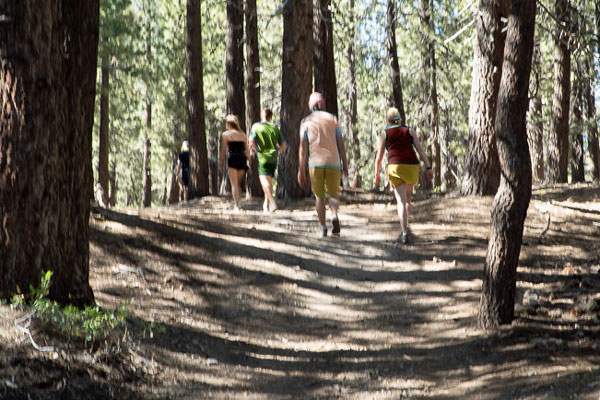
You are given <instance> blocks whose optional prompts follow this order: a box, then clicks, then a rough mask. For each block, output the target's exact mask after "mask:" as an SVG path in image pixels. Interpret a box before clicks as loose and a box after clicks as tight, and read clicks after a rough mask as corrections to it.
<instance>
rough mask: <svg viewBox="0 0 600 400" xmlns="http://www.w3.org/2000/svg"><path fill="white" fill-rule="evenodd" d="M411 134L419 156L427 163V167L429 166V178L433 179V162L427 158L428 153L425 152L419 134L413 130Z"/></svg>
mask: <svg viewBox="0 0 600 400" xmlns="http://www.w3.org/2000/svg"><path fill="white" fill-rule="evenodd" d="M411 135H412V137H413V144H414V146H415V149H416V150H417V153H419V158H420V159H421V161H423V163H424V164H425V168H427V178H428V179H431V178H433V172H432V171H431V164H430V163H429V158H427V154H425V151H424V150H423V146H421V142H420V141H419V138H418V137H417V135H414V134H413V133H412V132H411Z"/></svg>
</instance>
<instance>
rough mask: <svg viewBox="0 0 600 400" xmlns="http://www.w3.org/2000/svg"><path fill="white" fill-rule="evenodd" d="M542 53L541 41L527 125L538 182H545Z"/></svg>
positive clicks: (533, 71)
mask: <svg viewBox="0 0 600 400" xmlns="http://www.w3.org/2000/svg"><path fill="white" fill-rule="evenodd" d="M541 69H542V65H541V52H540V44H539V41H538V42H536V43H535V46H534V49H533V65H532V67H531V74H532V79H530V90H529V91H530V99H529V112H528V116H529V119H528V123H527V137H528V139H529V149H530V152H531V165H532V168H533V178H534V179H535V180H536V181H541V182H543V181H544V123H543V119H542V118H543V116H542V95H541V93H540V92H541V87H540V82H541V73H542V71H541Z"/></svg>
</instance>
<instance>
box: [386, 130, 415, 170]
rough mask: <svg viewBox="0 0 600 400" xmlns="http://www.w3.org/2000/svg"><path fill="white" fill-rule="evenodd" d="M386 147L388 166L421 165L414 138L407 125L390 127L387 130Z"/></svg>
mask: <svg viewBox="0 0 600 400" xmlns="http://www.w3.org/2000/svg"><path fill="white" fill-rule="evenodd" d="M385 147H386V149H387V155H388V164H419V160H418V159H417V155H416V154H415V150H414V148H413V137H412V135H411V134H410V131H409V129H408V127H407V126H406V125H388V126H387V128H385Z"/></svg>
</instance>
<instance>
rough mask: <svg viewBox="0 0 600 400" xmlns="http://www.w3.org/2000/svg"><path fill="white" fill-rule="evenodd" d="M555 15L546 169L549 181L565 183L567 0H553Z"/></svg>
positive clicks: (568, 64) (568, 70) (568, 80)
mask: <svg viewBox="0 0 600 400" xmlns="http://www.w3.org/2000/svg"><path fill="white" fill-rule="evenodd" d="M556 17H557V19H558V23H557V27H556V36H555V39H554V40H555V47H554V92H553V94H552V118H551V120H550V131H549V132H548V173H547V175H546V176H547V179H548V182H550V183H561V182H563V183H566V182H567V178H568V161H569V105H570V104H569V103H570V92H571V52H570V50H569V36H570V34H569V30H570V26H571V22H570V21H571V18H570V12H569V1H568V0H556Z"/></svg>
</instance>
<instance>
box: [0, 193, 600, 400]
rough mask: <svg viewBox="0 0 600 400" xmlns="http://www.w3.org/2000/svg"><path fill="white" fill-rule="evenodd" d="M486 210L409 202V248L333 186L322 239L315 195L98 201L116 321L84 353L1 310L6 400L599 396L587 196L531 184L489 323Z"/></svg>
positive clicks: (478, 203) (480, 202)
mask: <svg viewBox="0 0 600 400" xmlns="http://www.w3.org/2000/svg"><path fill="white" fill-rule="evenodd" d="M491 202H492V198H476V197H466V198H465V197H453V196H427V197H423V196H417V199H416V201H415V202H414V209H413V215H412V222H411V229H412V233H413V240H412V242H411V243H410V244H408V245H402V244H400V243H398V242H397V240H396V239H397V238H398V235H399V232H398V231H397V227H398V222H397V217H396V214H395V213H396V211H395V205H394V203H393V198H392V197H391V196H387V195H374V194H366V193H359V192H345V193H344V195H343V205H342V207H341V213H340V220H341V222H342V233H341V236H340V237H326V238H317V237H316V234H315V233H316V230H315V228H316V215H315V213H314V211H313V207H312V201H303V202H295V203H293V204H281V205H280V206H281V209H280V210H278V211H276V212H275V213H274V214H264V213H263V212H262V208H261V204H260V202H259V201H248V202H245V204H244V211H243V212H241V213H235V212H233V211H231V210H230V206H229V204H228V202H227V200H225V199H223V198H204V199H202V200H200V201H194V202H190V203H186V204H184V205H179V206H176V207H169V208H160V209H152V210H141V211H140V210H113V211H111V210H104V209H94V213H93V218H92V241H91V245H90V246H91V283H92V286H93V288H94V292H95V294H96V298H97V301H98V302H99V303H100V304H101V305H102V306H103V307H105V308H109V309H116V308H117V307H118V306H120V305H123V304H128V309H129V310H130V312H131V318H130V319H129V321H128V326H127V331H126V332H122V335H123V336H122V337H121V336H119V337H116V338H114V339H113V341H111V342H108V343H106V344H104V346H101V350H100V351H98V352H96V353H93V354H90V353H89V351H87V350H86V349H84V348H82V347H81V346H79V347H78V346H74V345H72V344H69V343H62V342H61V341H60V340H61V339H60V338H59V337H57V336H56V335H53V334H52V333H50V332H48V331H47V330H45V329H43V328H42V327H39V328H38V329H37V330H34V335H35V337H36V339H37V340H38V341H39V342H40V343H43V344H52V345H55V346H58V347H59V348H61V349H62V350H60V351H59V352H58V353H52V354H42V353H39V352H37V351H35V350H33V349H32V348H31V345H30V344H29V342H28V340H25V338H24V337H22V335H21V334H20V333H18V332H16V331H15V329H14V327H13V324H12V321H13V320H14V318H16V317H17V316H18V315H20V314H19V313H17V312H16V311H11V310H10V308H9V307H8V306H2V308H1V310H2V320H1V322H2V330H0V331H1V332H2V337H0V348H2V349H3V350H5V352H4V355H3V356H2V357H3V358H2V359H1V361H2V363H1V364H0V377H1V378H2V379H3V388H4V397H5V398H19V397H18V396H19V395H22V394H24V393H28V394H29V395H30V397H31V398H57V399H58V398H81V397H77V396H78V395H81V394H82V393H87V394H88V395H89V394H90V393H94V395H93V396H92V397H87V398H107V399H108V398H132V399H133V398H148V399H203V398H206V399H208V398H210V399H242V398H243V399H271V398H277V399H401V398H411V399H413V398H426V399H455V398H456V399H458V398H480V399H508V398H510V399H515V398H520V399H541V398H548V399H551V398H552V399H553V398H583V399H597V398H599V396H600V386H599V383H598V382H600V380H599V378H600V355H599V353H598V347H599V346H600V340H599V339H600V335H599V329H598V328H599V323H600V321H599V319H598V315H599V314H598V312H599V310H600V290H599V289H600V245H599V243H600V241H599V239H600V227H599V225H600V193H599V190H598V189H597V188H596V187H592V186H590V185H581V186H578V187H555V188H539V189H536V190H535V191H534V196H533V200H532V203H531V206H530V208H529V214H528V218H527V221H526V229H525V237H524V242H525V243H524V246H523V250H522V254H521V264H520V267H519V278H518V279H519V281H518V283H517V286H518V293H519V298H518V305H517V307H516V315H517V318H516V320H515V322H514V323H513V324H512V325H511V326H508V327H505V328H503V329H501V330H499V331H496V332H491V333H486V332H483V331H480V330H478V329H477V327H476V324H475V321H476V315H477V306H478V300H479V296H480V287H481V277H482V268H483V264H484V261H485V253H486V248H487V235H488V231H489V214H490V207H491ZM27 368H30V371H29V372H28V371H27ZM32 371H36V372H35V373H33V372H32ZM52 371H54V372H52ZM11 396H13V397H11ZM0 398H3V390H2V388H0ZM84 398H85V396H84Z"/></svg>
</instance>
